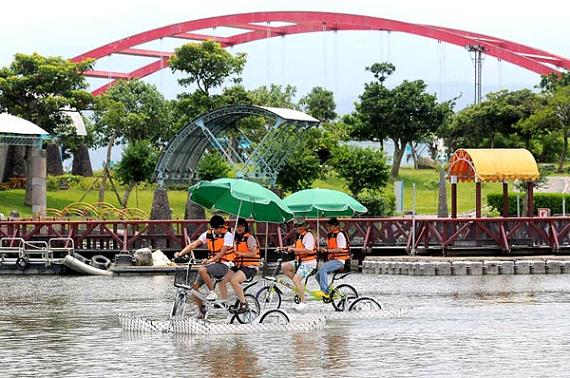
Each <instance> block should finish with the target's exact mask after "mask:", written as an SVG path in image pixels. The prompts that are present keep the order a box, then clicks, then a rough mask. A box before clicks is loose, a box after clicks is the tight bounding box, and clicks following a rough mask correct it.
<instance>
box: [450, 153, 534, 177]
mask: <svg viewBox="0 0 570 378" xmlns="http://www.w3.org/2000/svg"><path fill="white" fill-rule="evenodd" d="M451 176H456V177H457V180H459V181H481V182H486V181H511V180H516V179H519V180H523V181H533V180H537V179H538V178H539V176H540V174H539V173H538V165H537V164H536V161H535V160H534V157H533V156H532V154H531V153H530V152H529V151H528V150H526V149H524V148H466V149H462V148H461V149H459V150H457V151H455V153H454V154H453V156H452V157H451V162H450V164H449V172H448V177H451Z"/></svg>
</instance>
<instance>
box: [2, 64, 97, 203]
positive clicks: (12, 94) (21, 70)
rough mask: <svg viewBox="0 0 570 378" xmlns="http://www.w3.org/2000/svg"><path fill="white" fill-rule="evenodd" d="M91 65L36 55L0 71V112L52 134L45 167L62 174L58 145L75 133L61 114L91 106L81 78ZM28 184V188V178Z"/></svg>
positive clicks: (67, 119)
mask: <svg viewBox="0 0 570 378" xmlns="http://www.w3.org/2000/svg"><path fill="white" fill-rule="evenodd" d="M91 66H92V61H90V60H87V61H84V62H81V63H73V62H71V61H69V60H67V59H64V58H61V57H44V56H41V55H39V54H36V53H35V54H32V55H26V54H16V55H15V56H14V60H13V61H12V63H11V64H10V65H9V66H6V67H3V68H2V69H0V111H2V112H4V111H6V112H9V113H10V114H13V115H16V116H18V117H21V118H24V119H27V120H28V121H31V122H33V123H35V124H37V125H38V126H40V127H42V128H43V129H44V130H46V131H47V132H48V133H50V134H51V137H52V140H51V141H50V142H49V143H48V144H47V146H46V148H47V149H48V152H55V153H53V154H51V153H50V154H49V155H53V156H55V160H54V161H50V160H48V162H47V165H48V167H56V171H61V172H63V168H62V163H61V159H59V154H58V153H57V150H58V147H57V144H59V143H61V142H62V139H63V136H64V135H66V134H75V131H74V129H73V127H72V126H71V119H70V118H69V117H68V116H67V115H65V113H64V111H65V110H69V109H75V110H78V111H80V110H84V109H87V108H88V107H90V106H91V103H92V96H91V94H90V93H89V92H87V91H86V90H85V88H87V82H86V80H85V77H84V76H83V72H84V71H86V70H88V69H91ZM63 142H64V141H63ZM28 173H29V172H28ZM28 181H29V183H30V185H31V179H29V180H28ZM30 189H31V187H30V186H28V188H27V194H26V198H27V199H30V200H31V197H30V196H29V194H30V193H31V191H30ZM26 204H31V203H29V202H26Z"/></svg>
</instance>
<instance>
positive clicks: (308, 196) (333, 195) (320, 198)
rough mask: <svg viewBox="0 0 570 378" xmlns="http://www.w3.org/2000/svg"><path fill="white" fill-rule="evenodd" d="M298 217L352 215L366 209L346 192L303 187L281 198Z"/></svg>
mask: <svg viewBox="0 0 570 378" xmlns="http://www.w3.org/2000/svg"><path fill="white" fill-rule="evenodd" d="M283 202H284V203H285V205H287V207H289V209H291V211H292V212H293V213H295V216H298V217H320V216H329V217H333V216H353V215H356V214H364V213H366V212H367V211H368V209H367V208H366V207H364V206H363V205H362V204H361V203H360V202H358V201H357V200H355V199H354V198H352V197H351V196H349V195H348V194H346V193H343V192H338V191H336V190H330V189H305V190H301V191H299V192H296V193H293V194H291V195H290V196H289V197H287V198H285V199H284V200H283Z"/></svg>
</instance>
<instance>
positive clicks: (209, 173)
mask: <svg viewBox="0 0 570 378" xmlns="http://www.w3.org/2000/svg"><path fill="white" fill-rule="evenodd" d="M230 170H231V168H230V166H229V164H228V163H227V162H226V161H225V160H224V158H223V157H222V155H220V153H219V152H218V151H212V152H209V153H208V154H205V155H203V156H202V158H201V159H200V162H199V163H198V167H197V173H198V178H199V179H200V180H215V179H218V178H221V177H227V176H228V174H229V173H230Z"/></svg>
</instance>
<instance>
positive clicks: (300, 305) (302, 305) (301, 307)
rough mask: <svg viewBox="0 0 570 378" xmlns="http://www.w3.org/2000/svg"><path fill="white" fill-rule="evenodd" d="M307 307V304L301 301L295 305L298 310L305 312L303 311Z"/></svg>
mask: <svg viewBox="0 0 570 378" xmlns="http://www.w3.org/2000/svg"><path fill="white" fill-rule="evenodd" d="M306 308H307V305H306V304H305V303H303V302H301V303H299V304H298V305H297V306H295V310H296V311H298V312H303V311H305V309H306Z"/></svg>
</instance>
